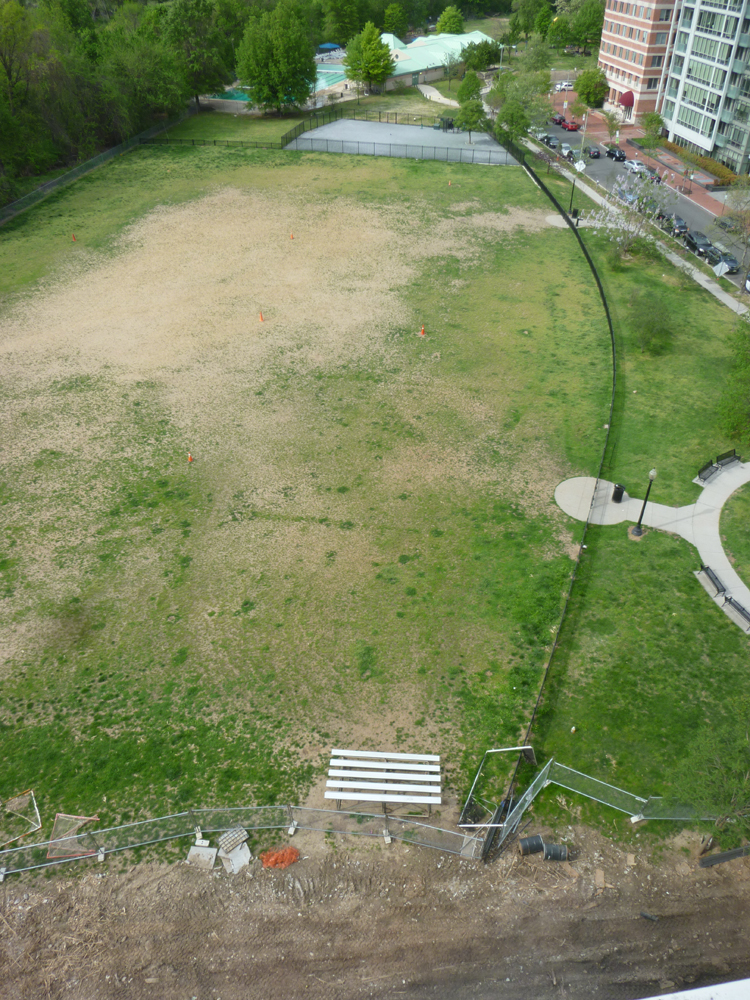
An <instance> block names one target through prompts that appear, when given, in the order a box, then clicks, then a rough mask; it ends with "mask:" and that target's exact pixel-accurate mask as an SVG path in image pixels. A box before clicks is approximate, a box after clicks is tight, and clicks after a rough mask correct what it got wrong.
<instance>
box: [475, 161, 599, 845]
mask: <svg viewBox="0 0 750 1000" xmlns="http://www.w3.org/2000/svg"><path fill="white" fill-rule="evenodd" d="M507 146H508V149H509V150H510V151H511V152H512V153H513V155H514V156H515V157H516V159H517V160H518V162H519V163H520V164H521V165H522V166H523V167H524V169H525V170H526V171H527V172H528V174H529V175H530V177H531V178H532V179H533V180H534V181H535V182H536V184H538V186H539V188H540V189H541V191H542V192H543V193H544V194H545V195H546V196H547V197H548V198H549V200H550V201H551V202H552V204H553V205H554V206H555V208H556V209H557V211H558V212H559V213H560V215H561V216H562V217H563V219H564V220H565V221H566V223H567V224H568V228H569V229H570V230H571V231H572V232H573V233H574V235H575V237H576V239H577V240H578V245H579V247H580V249H581V251H582V252H583V256H584V257H585V258H586V262H587V264H588V265H589V268H590V270H591V273H592V275H593V276H594V281H595V282H596V287H597V288H598V289H599V297H600V298H601V301H602V305H603V306H604V313H605V316H606V317H607V326H608V328H609V339H610V344H611V348H612V393H611V396H610V401H609V422H608V427H607V434H606V437H605V439H604V448H603V449H602V457H601V460H600V462H599V471H598V472H597V477H596V481H597V484H598V482H599V479H600V478H601V474H602V469H603V468H604V460H605V458H606V456H607V450H608V448H609V439H610V434H611V432H612V416H613V413H614V407H615V390H616V388H617V349H616V345H615V332H614V328H613V326H612V315H611V313H610V311H609V303H608V302H607V296H606V295H605V292H604V286H603V285H602V282H601V278H600V277H599V272H598V271H597V269H596V265H595V264H594V261H593V259H592V257H591V254H590V253H589V252H588V249H587V248H586V245H585V244H584V242H583V240H582V238H581V234H580V232H579V231H578V228H577V226H576V225H575V223H574V222H573V220H572V219H571V218H570V216H569V215H568V213H567V212H566V211H565V209H564V208H563V207H562V205H561V204H560V202H559V201H558V200H557V198H556V197H555V196H554V194H553V193H552V192H551V191H550V189H549V188H548V187H547V185H546V184H545V183H544V182H543V181H542V180H541V178H540V177H539V176H538V174H537V173H536V171H535V170H533V169H532V168H531V167H530V166H529V164H528V163H526V156H525V153H526V151H525V150H523V149H521V148H519V147H518V146H516V145H515V143H508V144H507ZM588 528H589V523H588V520H587V521H586V522H585V523H584V526H583V535H582V536H581V542H580V545H579V547H578V554H577V556H576V561H575V566H574V567H573V572H572V574H571V577H570V583H569V585H568V592H567V594H566V595H565V603H564V604H563V609H562V614H561V615H560V623H559V625H558V627H557V631H556V633H555V639H554V642H553V644H552V649H551V650H550V654H549V657H548V659H547V666H546V667H545V669H544V674H543V676H542V683H541V685H540V687H539V694H538V696H537V699H536V704H535V705H534V709H533V711H532V713H531V718H530V720H529V725H528V727H527V729H526V735H525V736H524V738H523V740H522V742H523V744H524V745H529V744H530V740H531V731H532V729H533V726H534V722H535V721H536V716H537V713H538V711H539V706H540V705H541V703H542V696H543V694H544V690H545V687H546V684H547V680H548V678H549V674H550V670H551V668H552V663H553V660H554V658H555V653H556V652H557V650H558V647H559V641H560V635H561V633H562V628H563V623H564V621H565V617H566V615H567V612H568V605H569V603H570V598H571V595H572V593H573V587H574V585H575V582H576V578H577V575H578V568H579V566H580V563H581V555H582V553H583V545H584V542H585V541H586V534H587V532H588ZM522 760H523V755H522V754H519V757H518V761H517V762H516V766H515V767H514V769H513V774H512V776H511V779H510V782H509V783H508V791H507V793H506V795H505V800H504V802H501V804H500V805H499V806H498V808H497V810H496V811H495V814H494V816H493V817H492V823H493V824H497V823H500V822H501V820H502V817H503V812H504V809H505V804H504V803H510V802H511V800H512V796H513V791H514V789H515V786H516V783H517V780H518V770H519V768H520V766H521V761H522ZM498 832H499V828H498V827H497V826H493V827H492V828H491V829H490V830H489V832H488V833H487V836H486V837H485V840H484V844H483V845H482V854H481V858H482V861H485V862H486V861H488V860H489V859H490V855H491V853H492V849H493V847H494V844H495V841H496V839H497V836H498Z"/></svg>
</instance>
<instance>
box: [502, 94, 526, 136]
mask: <svg viewBox="0 0 750 1000" xmlns="http://www.w3.org/2000/svg"><path fill="white" fill-rule="evenodd" d="M530 128H531V120H530V118H529V116H528V115H527V114H526V111H525V109H524V108H523V106H522V105H521V103H520V101H519V100H518V99H517V98H515V97H513V98H511V99H510V100H508V101H505V102H504V103H503V105H502V107H501V108H500V110H499V111H498V113H497V118H496V119H495V135H496V136H497V138H498V140H499V141H500V142H502V141H503V140H504V139H510V140H511V141H512V142H518V140H519V139H521V138H523V136H525V135H526V133H527V132H528V131H529V129H530Z"/></svg>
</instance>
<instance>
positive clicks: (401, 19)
mask: <svg viewBox="0 0 750 1000" xmlns="http://www.w3.org/2000/svg"><path fill="white" fill-rule="evenodd" d="M407 27H408V23H407V20H406V13H405V12H404V8H403V7H402V6H401V4H398V3H391V4H388V6H387V7H386V8H385V15H384V17H383V28H384V30H385V31H389V32H390V33H391V34H393V35H395V36H396V37H397V38H402V37H403V36H404V35H405V34H406V29H407Z"/></svg>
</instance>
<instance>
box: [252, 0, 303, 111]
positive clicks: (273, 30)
mask: <svg viewBox="0 0 750 1000" xmlns="http://www.w3.org/2000/svg"><path fill="white" fill-rule="evenodd" d="M237 72H238V74H239V78H240V80H241V82H242V83H243V84H244V85H245V86H247V88H248V91H249V95H250V99H251V100H252V102H253V103H254V104H257V105H259V106H260V107H265V108H275V109H276V110H277V111H282V110H283V109H285V108H291V107H298V106H299V105H302V104H305V103H306V102H307V101H308V100H309V98H310V94H311V93H312V90H313V88H314V86H315V79H316V75H317V70H316V66H315V53H314V50H313V46H312V43H311V42H310V39H309V36H308V33H307V28H306V25H305V23H304V21H303V19H302V17H301V15H300V12H299V10H298V9H297V7H296V5H295V4H294V3H293V0H281V2H280V3H279V4H278V5H277V6H276V8H275V9H274V10H272V11H267V12H266V13H264V14H261V15H260V17H255V18H253V19H252V20H251V21H250V22H249V23H248V26H247V28H246V30H245V35H244V37H243V39H242V43H241V44H240V47H239V50H238V52H237Z"/></svg>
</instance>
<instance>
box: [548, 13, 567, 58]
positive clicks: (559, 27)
mask: <svg viewBox="0 0 750 1000" xmlns="http://www.w3.org/2000/svg"><path fill="white" fill-rule="evenodd" d="M570 39H571V34H570V21H569V20H568V18H567V17H565V15H564V14H558V15H557V17H556V18H554V20H553V21H552V22H551V24H550V26H549V28H548V29H547V44H548V45H551V46H552V48H553V49H557V51H558V52H559V51H560V50H561V49H564V48H565V46H566V45H570Z"/></svg>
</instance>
